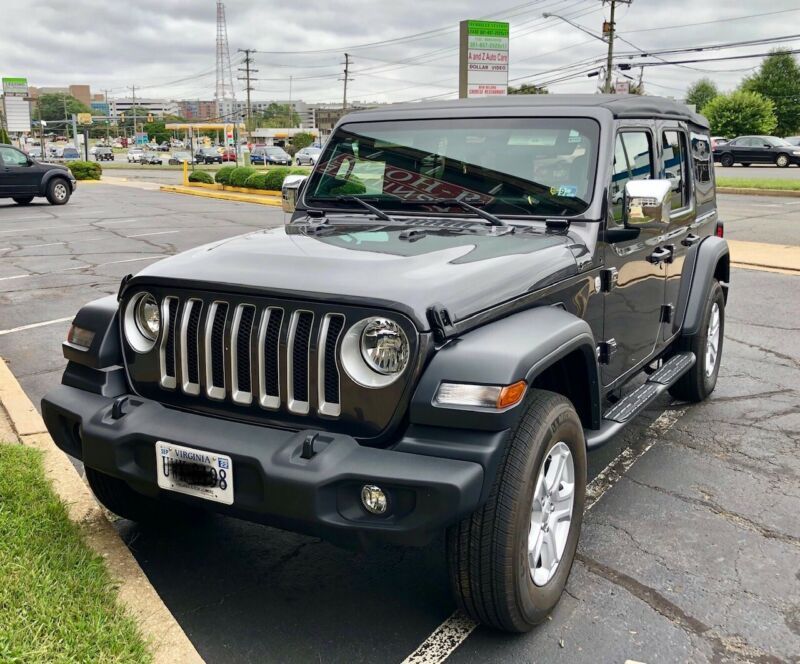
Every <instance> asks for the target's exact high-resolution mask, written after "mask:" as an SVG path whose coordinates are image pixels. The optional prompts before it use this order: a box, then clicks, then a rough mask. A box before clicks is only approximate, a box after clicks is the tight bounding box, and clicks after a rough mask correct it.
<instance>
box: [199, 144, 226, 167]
mask: <svg viewBox="0 0 800 664" xmlns="http://www.w3.org/2000/svg"><path fill="white" fill-rule="evenodd" d="M194 158H195V159H196V160H197V163H198V164H221V163H222V155H221V154H220V152H219V150H217V148H200V149H199V150H198V151H197V152H196V153H195V155H194Z"/></svg>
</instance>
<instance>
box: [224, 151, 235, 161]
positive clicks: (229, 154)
mask: <svg viewBox="0 0 800 664" xmlns="http://www.w3.org/2000/svg"><path fill="white" fill-rule="evenodd" d="M236 160H237V156H236V150H225V151H224V152H223V153H222V161H236Z"/></svg>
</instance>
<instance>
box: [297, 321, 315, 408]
mask: <svg viewBox="0 0 800 664" xmlns="http://www.w3.org/2000/svg"><path fill="white" fill-rule="evenodd" d="M313 321H314V315H313V314H312V313H311V312H310V311H301V312H299V313H298V315H297V324H296V326H295V331H294V347H293V349H292V387H293V391H294V394H293V395H292V396H293V397H294V399H295V400H296V401H303V402H308V352H309V348H308V344H309V341H310V340H311V324H312V323H313Z"/></svg>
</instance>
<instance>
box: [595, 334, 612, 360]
mask: <svg viewBox="0 0 800 664" xmlns="http://www.w3.org/2000/svg"><path fill="white" fill-rule="evenodd" d="M616 352H617V340H616V339H609V340H608V341H601V342H600V343H599V344H597V361H598V362H600V364H611V358H612V357H614V355H615V354H616Z"/></svg>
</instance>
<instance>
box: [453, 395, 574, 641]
mask: <svg viewBox="0 0 800 664" xmlns="http://www.w3.org/2000/svg"><path fill="white" fill-rule="evenodd" d="M526 403H527V406H526V410H525V412H524V414H523V415H522V417H521V419H520V421H519V424H518V425H517V428H516V429H515V431H514V433H513V435H512V438H511V440H510V441H509V443H508V447H507V449H506V452H505V457H504V459H503V461H502V464H501V466H500V468H499V469H498V471H497V476H496V478H495V481H494V485H493V486H492V490H491V493H490V495H489V499H488V501H487V502H486V504H485V505H484V506H483V507H481V508H480V509H478V510H477V511H476V512H475V513H474V514H472V515H471V516H469V517H467V518H466V519H464V520H463V521H461V523H459V524H457V525H455V526H452V527H450V528H449V529H448V531H447V560H448V568H449V573H450V581H451V585H452V589H453V594H454V596H455V599H456V602H457V604H458V606H459V608H460V609H461V611H463V612H464V613H465V614H467V615H468V616H470V617H471V618H472V619H473V620H475V621H476V622H479V623H481V624H483V625H487V626H490V627H494V628H495V629H499V630H502V631H506V632H526V631H528V630H530V629H531V628H532V627H534V626H535V625H538V624H539V623H541V622H543V621H544V620H545V619H546V618H547V616H548V614H549V613H550V612H551V611H552V610H553V608H554V607H555V606H556V604H557V603H558V600H559V599H560V597H561V593H562V592H563V590H564V586H565V585H566V583H567V578H568V577H569V572H570V569H571V567H572V562H573V560H574V557H575V550H576V548H577V545H578V537H579V535H580V528H581V521H582V517H583V504H584V498H585V494H586V443H585V440H584V437H583V427H582V425H581V421H580V419H579V418H578V415H577V413H576V412H575V409H574V408H573V406H572V404H571V403H570V402H569V401H568V400H567V399H565V398H564V397H563V396H561V395H559V394H555V393H553V392H546V391H544V390H530V394H529V395H528V397H527V401H526ZM554 463H555V464H556V465H555V466H553V464H554ZM567 468H569V469H571V474H570V473H569V472H567V473H566V474H565V472H564V471H560V470H559V469H567ZM551 472H552V475H553V476H552V477H550V475H549V473H551ZM567 501H569V505H567ZM551 506H552V509H551ZM567 513H568V516H567ZM543 515H552V516H550V517H547V516H543ZM559 515H561V519H558V520H556V519H557V518H558V517H559ZM564 516H567V518H566V519H565V518H564ZM548 518H549V519H551V520H552V523H551V522H550V521H548ZM542 524H544V525H542ZM529 546H530V547H531V548H530V549H529ZM551 554H552V555H551ZM546 560H549V561H550V564H548V565H546V564H545V561H546ZM531 563H532V564H531Z"/></svg>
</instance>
